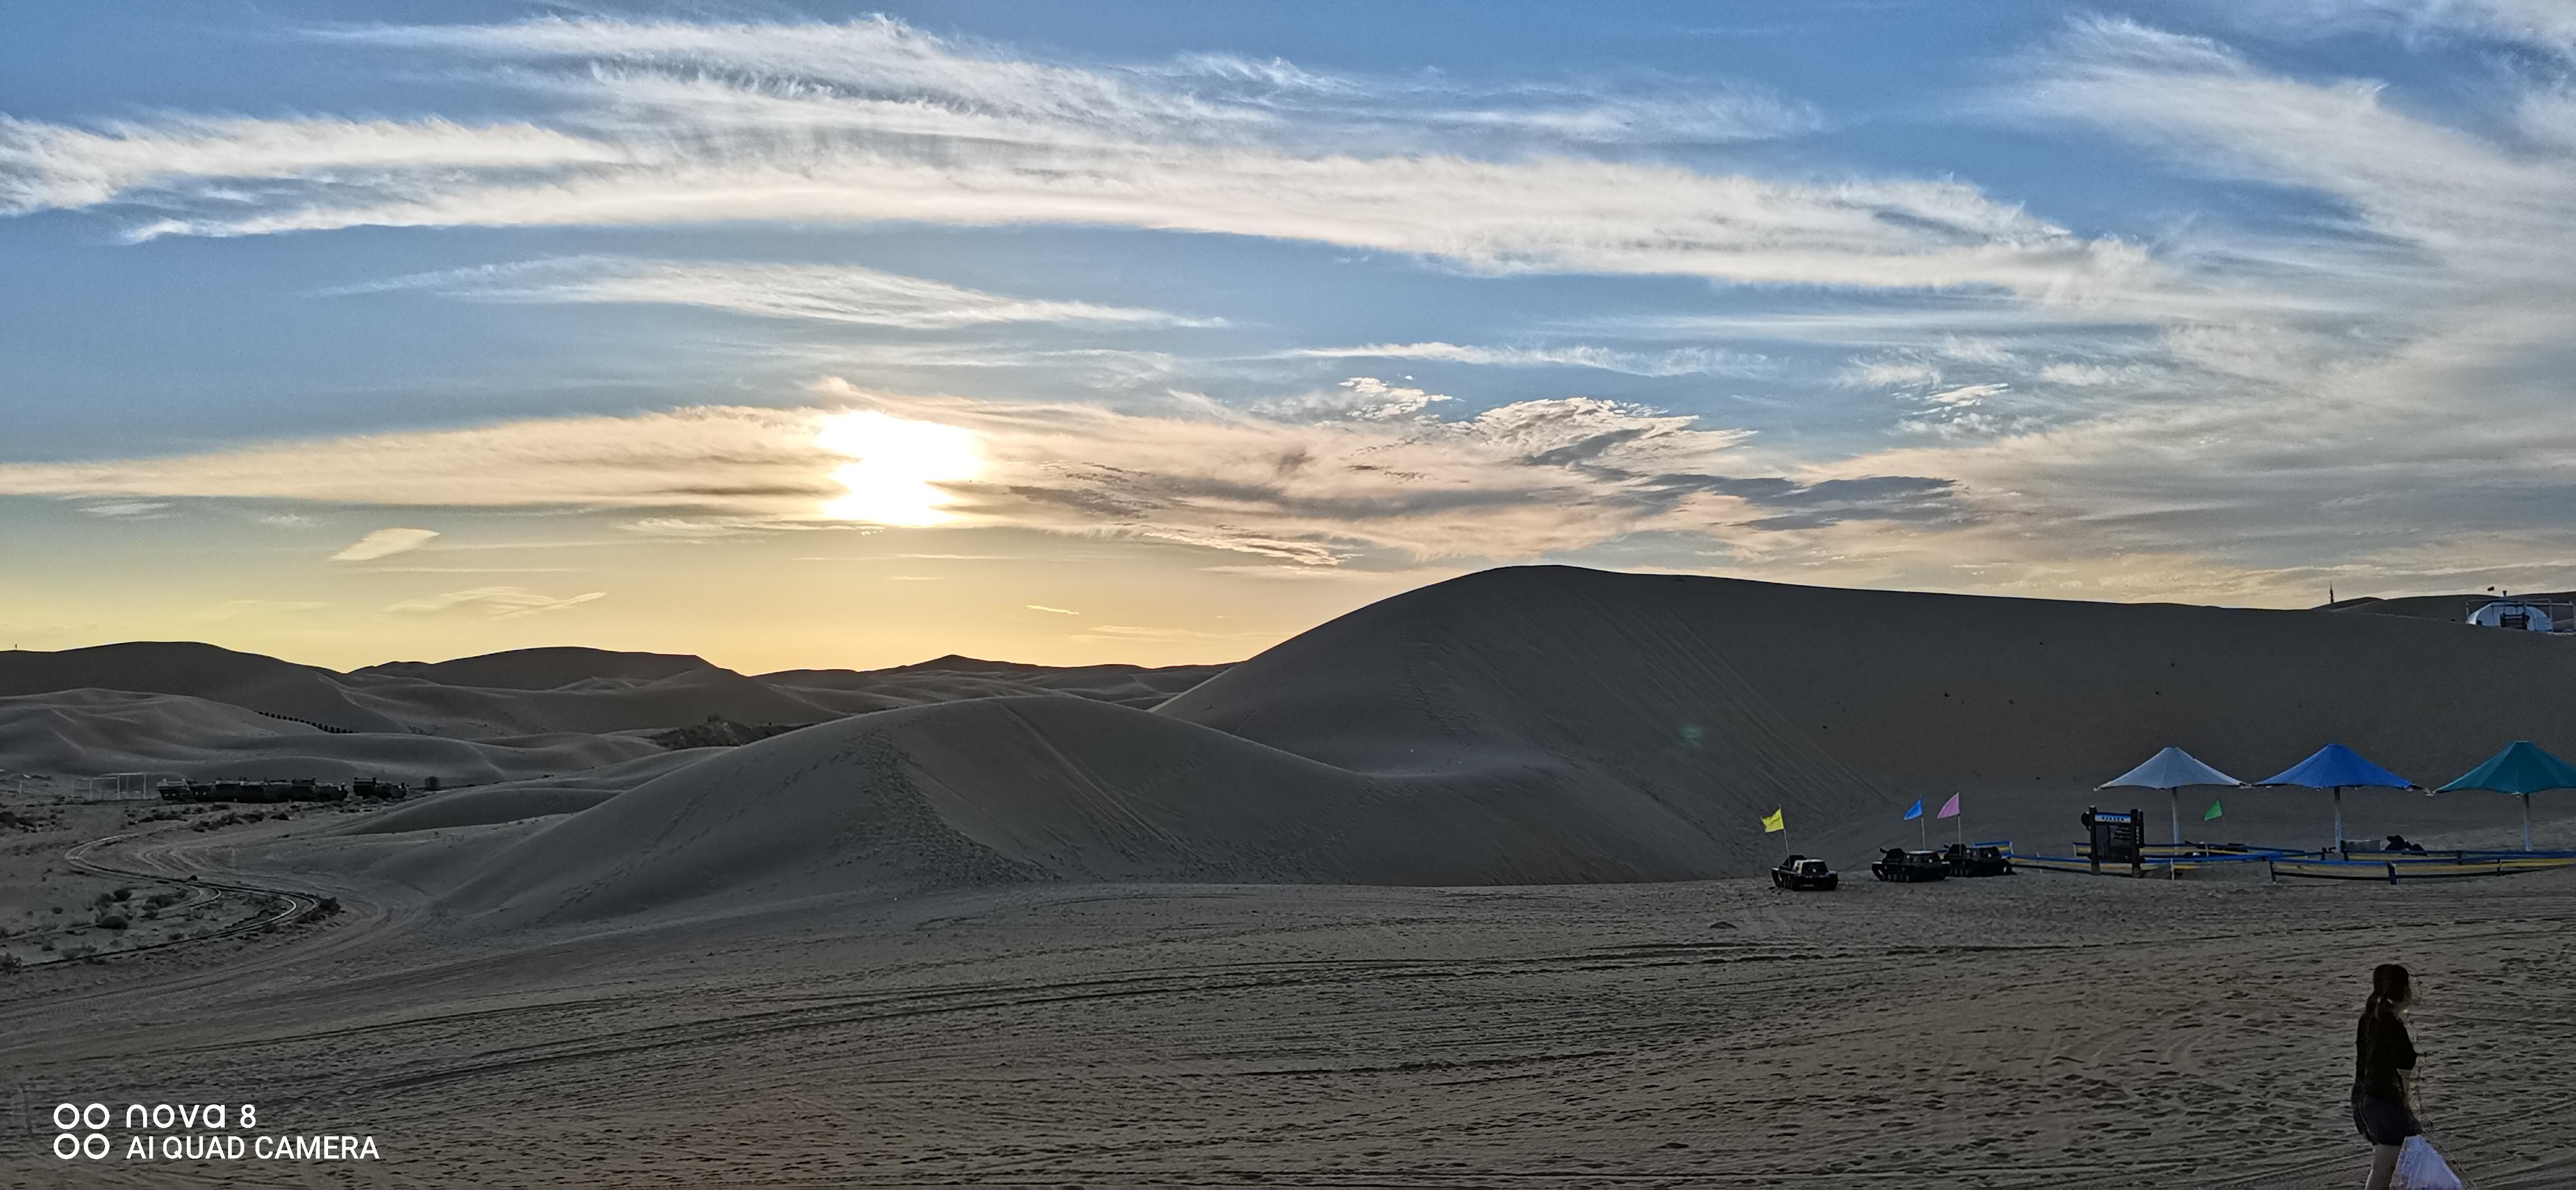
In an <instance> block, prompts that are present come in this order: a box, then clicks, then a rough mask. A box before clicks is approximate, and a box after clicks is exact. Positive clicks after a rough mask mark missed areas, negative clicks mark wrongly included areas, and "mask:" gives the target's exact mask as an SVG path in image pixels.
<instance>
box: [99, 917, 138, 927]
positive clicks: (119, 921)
mask: <svg viewBox="0 0 2576 1190" xmlns="http://www.w3.org/2000/svg"><path fill="white" fill-rule="evenodd" d="M133 924H134V923H133V922H130V921H127V920H126V919H125V915H124V914H122V913H110V914H106V915H103V916H101V917H100V918H99V919H98V928H100V929H102V930H122V929H124V928H126V927H127V926H130V925H133Z"/></svg>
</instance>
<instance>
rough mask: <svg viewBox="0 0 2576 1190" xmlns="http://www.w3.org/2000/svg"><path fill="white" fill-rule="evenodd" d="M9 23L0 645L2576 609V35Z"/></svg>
mask: <svg viewBox="0 0 2576 1190" xmlns="http://www.w3.org/2000/svg"><path fill="white" fill-rule="evenodd" d="M359 11H360V10H356V9H351V8H348V7H347V6H344V5H338V4H325V3H305V2H300V0H262V2H260V3H256V4H251V3H232V2H228V0H189V2H185V3H164V4H157V5H156V4H149V3H136V4H120V5H10V6H5V7H0V262H5V264H6V267H5V269H0V645H8V646H17V647H24V648H30V649H57V648H68V647H75V646H81V645H89V644H98V643H104V642H109V641H117V640H133V639H192V640H208V641H212V642H215V643H218V644H222V645H226V646H229V647H233V648H241V649H248V650H253V651H258V652H265V653H271V654H274V655H279V656H284V657H288V658H291V659H294V660H298V661H307V662H312V663H316V664H325V665H332V666H335V667H350V666H356V665H361V664H367V663H372V662H378V661H386V660H394V659H435V658H440V657H448V656H458V655H465V654H471V653H478V652H486V651H492V650H497V649H504V648H517V647H525V646H531V645H541V644H586V645H594V646H600V647H608V648H626V649H652V650H660V651H672V652H694V653H698V654H700V655H703V656H706V657H708V658H709V659H711V660H714V661H716V662H718V663H719V664H724V665H728V666H731V667H734V668H737V669H742V670H745V671H749V672H759V671H763V670H771V669H781V668H790V667H802V666H852V667H869V666H882V665H892V664H901V663H905V662H911V661H918V660H922V659H925V658H928V657H932V656H936V655H939V654H942V653H949V652H960V653H967V654H970V655H978V656H988V657H1007V658H1012V659H1017V660H1023V661H1029V662H1038V663H1048V664H1078V663H1089V662H1098V661H1128V662H1139V663H1147V664H1176V663H1185V662H1209V661H1224V660H1232V659H1236V658H1240V657H1243V656H1247V655H1249V654H1251V653H1253V652H1257V651H1258V650H1260V649H1261V648H1264V647H1267V646H1268V645H1270V644H1273V643H1276V642H1277V641H1279V640H1281V639H1284V638H1285V637H1287V636H1290V635H1293V634H1295V633H1296V632H1299V631H1302V630H1304V629H1305V628H1308V627H1311V626H1312V625H1314V624H1316V623H1319V622H1321V621H1323V620H1325V619H1328V618H1330V617H1332V616H1335V615H1338V614H1341V613H1343V612H1346V611H1349V610H1351V609H1353V608H1356V607H1359V606H1362V605H1364V604H1366V603H1369V602H1372V601H1374V600H1377V599H1380V598H1383V597H1385V596H1387V595H1390V594H1394V593H1396V592H1399V591H1403V590H1407V589H1411V588H1413V587H1418V586H1421V585H1423V584H1426V583H1429V582H1434V581H1438V580H1441V579H1444V578H1448V577H1451V576H1454V575H1457V574H1461V573H1466V572H1469V571H1473V570H1478V569H1483V568H1487V567H1492V566H1497V565H1511V564H1520V563H1531V562H1563V563H1572V564H1580V565H1588V566H1600V567H1608V568H1616V569H1626V570H1638V571H1648V572H1672V573H1691V574H1714V575H1728V576H1734V577H1742V578H1754V579H1765V580H1773V581H1781V582H1796V583H1812V584H1825V585H1837V586H1867V587H1885V588H1910V589H1922V590H1939V591H1959V592H1976V593H1988V594H2003V595H2024V596H2044V597H2053V598H2076V599H2109V600H2125V601H2146V600H2172V601H2193V602H2212V603H2226V604H2236V605H2249V606H2275V607H2297V606H2308V605H2313V604H2316V603H2320V602H2323V601H2324V600H2325V599H2326V598H2327V596H2328V592H2329V590H2331V591H2332V592H2333V593H2334V594H2335V595H2336V596H2339V597H2345V598H2349V597H2351V596H2354V595H2363V594H2371V595H2402V594H2420V593H2432V592H2439V591H2457V590H2476V589H2479V588H2482V587H2488V586H2500V587H2505V588H2508V589H2510V588H2516V587H2525V588H2538V587H2564V586H2567V585H2570V580H2569V572H2570V570H2571V569H2576V515H2571V514H2576V409H2571V402H2570V396H2571V389H2576V380H2571V377H2576V301H2571V300H2570V299H2571V297H2576V292H2571V291H2576V220H2570V219H2569V218H2568V216H2567V212H2568V211H2570V210H2576V7H2570V6H2568V5H2566V4H2564V3H2563V2H2561V0H2231V2H2227V3H2217V2H2211V3H2205V4H2203V3H2195V2H2191V0H2179V2H2165V3H2155V4H2142V5H2121V4H2098V5H2089V6H2077V5H2068V4H2063V3H2058V2H2055V0H2047V2H2038V0H2033V2H2023V3H2016V2H2010V0H1978V2H1973V3H1969V2H1962V3H1955V4H1937V3H1880V2H1875V0H1847V2H1836V0H1814V2H1812V3H1805V4H1799V5H1778V4H1769V3H1759V4H1757V3H1735V4H1716V3H1705V4H1703V3H1694V4H1614V3H1602V4H1587V5H1562V4H1486V3H1479V4H1473V5H1467V4H1435V3H1415V4H1402V5H1386V4H1342V3H1309V4H1303V5H1295V6H1252V5H1209V4H1202V3H1168V4H1166V3H1120V4H1062V3H1049V4H1039V3H991V2H984V3H976V2H963V3H961V2H947V3H939V4H919V5H890V6H883V7H840V6H831V5H822V4H810V5H793V6H791V5H784V4H765V3H761V4H721V3H692V4H684V5H682V4H673V5H652V6H620V5H583V6H555V5H547V6H539V5H526V4H499V3H491V4H486V3H427V2H421V3H385V4H377V5H370V6H367V7H366V8H365V9H364V10H363V12H364V16H365V19H364V20H353V19H352V17H353V14H356V13H358V12H359Z"/></svg>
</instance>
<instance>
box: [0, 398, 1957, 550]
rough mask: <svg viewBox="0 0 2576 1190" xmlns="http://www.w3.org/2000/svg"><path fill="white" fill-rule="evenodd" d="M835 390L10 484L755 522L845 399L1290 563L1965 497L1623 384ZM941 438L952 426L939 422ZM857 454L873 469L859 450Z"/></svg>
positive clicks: (1134, 523) (1872, 513)
mask: <svg viewBox="0 0 2576 1190" xmlns="http://www.w3.org/2000/svg"><path fill="white" fill-rule="evenodd" d="M815 395H816V397H817V398H818V400H819V401H820V402H822V403H823V404H824V405H826V406H828V408H819V409H794V410H780V409H746V408H705V409H691V410H680V411H675V412H671V413H660V414H644V415H637V416H633V417H623V418H567V419H549V420H531V421H522V422H512V423H502V424H499V425H493V426H485V427H478V428H474V429H466V430H445V431H425V432H417V433H410V434H387V435H374V436H369V437H365V438H356V439H341V440H330V441H321V442H309V443H280V444H273V445H266V446H255V447H247V448H242V449H239V450H232V451H221V452H213V453H208V454H201V455H191V456H179V457H175V458H164V459H149V460H132V461H124V462H100V463H85V464H10V465H0V492H28V493H65V492H78V493H84V494H100V495H126V496H134V495H143V496H153V495H157V496H201V497H222V496H236V497H259V498H268V499H278V498H290V499H294V498H300V499H309V500H316V501H326V502H331V503H340V504H357V505H380V506H381V505H400V504H419V505H437V506H450V507H454V506H468V507H473V506H480V507H550V508H561V509H570V510H583V509H602V508H655V509H660V510H663V511H664V513H665V514H667V515H670V516H674V517H684V518H708V517H712V518H719V519H726V520H728V521H729V523H734V524H740V525H746V526H754V527H773V528H788V527H805V526H817V525H829V524H834V523H837V522H834V521H833V520H832V519H831V517H830V516H829V515H828V514H827V512H826V509H827V508H831V507H836V506H837V502H838V501H839V500H840V499H841V498H843V497H846V496H847V495H848V494H849V493H850V492H851V491H852V490H854V489H853V487H852V485H853V484H854V483H858V482H861V481H860V480H853V479H851V478H849V477H848V476H847V474H846V473H847V471H848V469H849V468H850V467H851V466H852V456H851V455H849V454H847V453H845V452H843V451H840V450H833V449H825V448H824V447H823V446H821V445H819V442H820V440H821V439H822V437H823V436H824V434H825V430H826V427H827V426H831V425H834V424H836V423H835V421H834V419H836V418H840V419H843V420H842V421H841V422H839V423H837V424H841V425H844V426H847V425H850V424H853V423H851V422H849V421H848V420H847V419H846V418H845V416H844V414H843V413H840V412H835V410H843V411H858V412H864V413H865V414H867V415H868V416H869V417H872V418H890V419H895V420H897V421H901V422H905V423H930V424H934V425H937V426H943V427H947V428H948V430H949V431H953V432H954V433H955V434H957V435H963V436H964V437H963V439H961V441H964V442H966V443H968V444H970V446H971V457H972V459H973V460H974V463H973V465H972V467H970V468H964V469H961V471H960V472H959V473H958V474H957V475H955V476H954V477H949V478H941V479H937V480H934V481H931V483H932V486H933V487H935V488H936V489H937V491H938V493H939V496H938V499H939V501H940V504H941V508H942V512H943V515H944V516H946V517H948V518H950V521H949V522H948V523H950V524H951V525H952V526H953V527H958V528H973V527H991V526H1008V527H1017V528H1026V529H1037V530H1042V531H1049V532H1057V533H1066V534H1076V535H1084V536H1101V535H1112V536H1122V537H1139V538H1151V539H1156V540H1162V541H1171V542H1180V543H1185V544H1191V545H1200V546H1206V547H1210V548H1215V549H1223V550H1230V551H1235V552H1239V553H1246V554H1253V555H1259V556H1263V557H1267V558H1271V559H1275V560H1277V561H1280V562H1288V563H1295V564H1300V565H1318V564H1334V563H1338V562H1340V561H1342V560H1344V559H1345V558H1348V557H1351V556H1354V555H1355V554H1357V553H1361V552H1367V551H1391V552H1394V553H1398V554H1404V555H1409V556H1413V557H1417V558H1436V557H1487V558H1508V559H1518V558H1530V557H1537V556H1541V555H1544V554H1546V553H1548V552H1550V551H1553V550H1562V549H1570V548H1578V547H1581V546H1585V545H1589V544H1593V543H1597V542H1601V541H1605V540H1609V539H1612V538H1616V537H1619V536H1622V535H1625V534H1629V533H1634V532H1640V531H1648V530H1659V531H1667V532H1677V533H1685V534H1701V535H1715V536H1721V537H1722V536H1728V535H1732V534H1740V533H1760V532H1766V531H1772V530H1776V529H1780V528H1787V527H1812V526H1814V525H1818V524H1827V523H1839V522H1841V521H1845V520H1852V519H1882V520H1883V519H1906V520H1913V521H1917V522H1922V523H1929V522H1932V521H1938V520H1941V519H1943V518H1946V517H1952V516H1956V515H1959V513H1958V508H1957V502H1956V499H1955V493H1953V492H1952V491H1951V489H1950V485H1949V484H1948V483H1947V482H1946V481H1942V480H1938V479H1914V478H1903V477H1882V476H1859V477H1853V476H1832V477H1819V478H1824V479H1828V480H1829V481H1830V482H1823V483H1818V482H1812V481H1809V480H1805V479H1796V478H1789V477H1782V476H1777V475H1769V476H1766V475H1759V474H1755V475H1745V474H1743V473H1742V472H1741V471H1739V470H1738V469H1736V468H1732V467H1729V466H1728V465H1727V464H1728V462H1729V459H1730V452H1732V451H1734V450H1735V448H1736V447H1737V446H1738V445H1739V444H1740V443H1742V442H1743V441H1744V437H1745V436H1744V434H1743V433H1742V432H1741V431H1736V430H1731V429H1726V428H1722V427H1720V428H1710V427H1705V426H1702V425H1701V424H1699V421H1698V419H1696V418H1693V417H1689V416H1682V415H1675V414H1670V413H1665V412H1661V411H1658V410H1654V409H1650V408H1646V407H1643V406H1638V405H1634V404H1627V403H1621V402H1614V401H1605V400H1598V399H1591V398H1560V399H1548V400H1534V401H1521V402H1514V403H1510V404H1505V405H1500V406H1496V407H1494V408H1490V409H1486V410H1483V411H1481V412H1478V413H1475V414H1472V415H1469V416H1462V417H1458V418H1454V419H1442V418H1440V417H1437V416H1434V413H1433V411H1434V410H1436V409H1438V408H1441V407H1442V403H1443V401H1445V398H1442V397H1441V396H1440V395H1439V394H1431V393H1426V392H1423V391H1421V390H1419V389H1411V388H1405V387H1403V386H1398V385H1389V384H1386V383H1384V382H1383V381H1379V380H1377V379H1375V378H1370V377H1359V378H1354V379H1353V380H1352V381H1351V382H1349V383H1348V384H1346V385H1344V386H1341V387H1339V388H1337V389H1335V390H1333V399H1332V400H1331V401H1330V402H1329V403H1326V402H1316V403H1303V404H1299V403H1291V404H1292V405H1293V406H1294V407H1290V408H1280V409H1274V410H1272V411H1270V412H1248V411H1244V410H1240V409H1227V408H1224V407H1216V406H1200V407H1192V408H1191V409H1190V411H1189V412H1188V413H1187V414H1186V415H1151V414H1141V413H1128V412H1119V411H1116V410H1111V409H1105V408H1101V407H1097V406H1091V405H1076V404H1047V403H1026V402H1008V401H982V400H971V399H967V398H960V397H912V396H898V395H892V394H885V393H877V392H871V391H868V390H864V389H861V388H859V387H857V386H855V385H851V384H849V383H846V382H843V381H839V380H829V381H826V382H824V383H822V384H821V385H819V386H818V387H817V390H816V394H815ZM943 432H945V431H943ZM861 465H864V463H862V464H861Z"/></svg>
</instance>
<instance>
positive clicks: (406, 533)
mask: <svg viewBox="0 0 2576 1190" xmlns="http://www.w3.org/2000/svg"><path fill="white" fill-rule="evenodd" d="M437 536H438V530H436V529H378V530H376V531H375V532H373V533H369V534H367V535H366V536H364V537H361V538H359V539H357V540H356V541H353V542H350V543H349V544H348V545H345V546H343V547H341V549H340V552H339V553H336V554H333V555H331V560H332V561H334V562H372V561H374V560H376V559H378V558H390V557H392V556H394V555H395V554H400V553H407V552H409V551H412V550H416V549H419V548H420V547H422V546H424V545H427V544H429V543H430V541H431V539H433V538H435V537H437Z"/></svg>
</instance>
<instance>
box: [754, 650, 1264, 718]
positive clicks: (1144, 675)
mask: <svg viewBox="0 0 2576 1190" xmlns="http://www.w3.org/2000/svg"><path fill="white" fill-rule="evenodd" d="M1224 669H1225V667H1224V666H1222V665H1176V666H1166V667H1163V668H1159V669H1149V668H1146V667H1143V666H1135V665H1083V666H1066V667H1060V666H1045V665H1019V664H1015V663H1012V662H1008V661H985V660H981V659H979V658H974V657H959V656H954V655H951V656H947V657H941V658H937V659H935V660H931V661H923V662H919V663H916V664H913V665H901V666H896V667H895V668H893V669H879V670H846V669H793V670H783V671H781V672H778V673H768V674H762V675H760V680H761V681H764V682H768V683H770V684H771V685H774V686H777V687H779V688H781V689H784V690H788V691H790V692H792V693H794V694H796V695H798V696H799V697H802V698H806V699H810V700H812V701H815V702H824V703H828V704H831V705H838V706H842V707H845V708H847V709H848V710H849V712H850V713H853V714H856V713H860V712H864V711H882V710H890V709H892V708H895V707H899V706H922V705H926V704H929V703H934V702H956V701H959V700H962V699H968V698H1005V697H1010V696H1013V695H1029V694H1072V695H1077V696H1080V697H1083V698H1089V699H1096V700H1099V701H1101V702H1114V703H1118V704H1120V705H1123V706H1131V707H1140V708H1144V707H1153V706H1157V705H1160V704H1161V703H1163V702H1164V701H1166V700H1168V699H1170V698H1171V697H1172V696H1173V695H1175V694H1178V693H1180V692H1181V691H1184V690H1187V689H1189V688H1191V687H1193V686H1196V685H1198V684H1199V683H1201V682H1204V681H1206V680H1207V679H1208V678H1209V677H1211V676H1214V675H1215V674H1218V673H1221V672H1223V671H1224Z"/></svg>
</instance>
